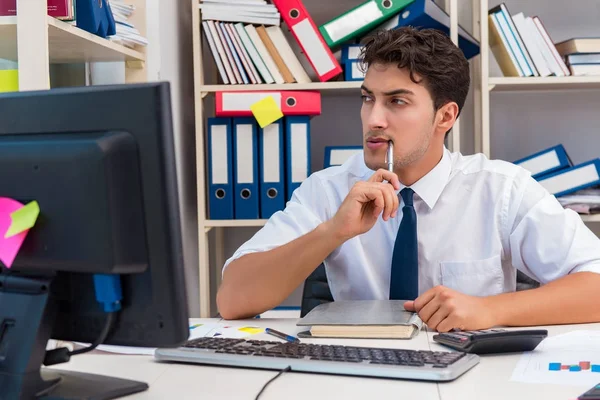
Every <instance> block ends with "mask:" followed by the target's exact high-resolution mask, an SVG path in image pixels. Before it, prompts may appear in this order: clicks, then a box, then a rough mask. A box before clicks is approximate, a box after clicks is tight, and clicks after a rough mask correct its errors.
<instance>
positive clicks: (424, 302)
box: [404, 286, 495, 332]
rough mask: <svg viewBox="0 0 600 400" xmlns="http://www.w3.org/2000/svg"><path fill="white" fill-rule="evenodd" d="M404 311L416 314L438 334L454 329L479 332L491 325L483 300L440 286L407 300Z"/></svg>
mask: <svg viewBox="0 0 600 400" xmlns="http://www.w3.org/2000/svg"><path fill="white" fill-rule="evenodd" d="M404 308H405V309H406V310H408V311H413V312H414V311H416V312H417V313H418V314H419V317H420V318H421V320H422V321H423V322H424V323H426V324H427V326H429V327H430V328H431V329H435V330H437V331H438V332H448V331H450V330H452V329H454V328H457V329H460V330H463V331H470V330H479V329H487V328H491V327H492V326H494V325H495V323H494V317H493V315H492V313H491V309H490V307H489V305H488V301H487V300H486V298H485V297H474V296H468V295H466V294H462V293H459V292H457V291H455V290H452V289H449V288H447V287H444V286H436V287H434V288H432V289H429V290H428V291H426V292H425V293H423V294H422V295H421V296H419V297H417V298H416V299H415V300H414V301H407V302H406V303H404Z"/></svg>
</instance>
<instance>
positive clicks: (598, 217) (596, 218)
mask: <svg viewBox="0 0 600 400" xmlns="http://www.w3.org/2000/svg"><path fill="white" fill-rule="evenodd" d="M581 219H582V220H583V222H600V214H591V215H585V214H584V215H581Z"/></svg>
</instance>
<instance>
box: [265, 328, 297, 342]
mask: <svg viewBox="0 0 600 400" xmlns="http://www.w3.org/2000/svg"><path fill="white" fill-rule="evenodd" d="M265 332H266V333H268V334H269V335H273V336H276V337H278V338H279V339H283V340H287V341H288V342H291V343H300V339H298V338H297V337H295V336H292V335H287V334H285V333H283V332H279V331H276V330H275V329H271V328H265Z"/></svg>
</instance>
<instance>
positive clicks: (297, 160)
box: [290, 124, 309, 183]
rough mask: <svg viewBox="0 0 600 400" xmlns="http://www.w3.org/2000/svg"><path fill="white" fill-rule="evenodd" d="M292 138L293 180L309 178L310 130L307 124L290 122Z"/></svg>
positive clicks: (294, 181)
mask: <svg viewBox="0 0 600 400" xmlns="http://www.w3.org/2000/svg"><path fill="white" fill-rule="evenodd" d="M290 129H291V132H290V138H291V139H292V146H291V147H292V149H293V151H292V182H293V183H298V182H303V181H304V180H305V179H306V178H308V169H309V165H307V162H308V131H307V126H306V124H290Z"/></svg>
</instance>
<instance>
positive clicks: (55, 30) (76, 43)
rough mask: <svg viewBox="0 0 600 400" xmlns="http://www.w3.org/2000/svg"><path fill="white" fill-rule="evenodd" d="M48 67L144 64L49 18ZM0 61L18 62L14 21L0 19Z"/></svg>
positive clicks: (126, 50)
mask: <svg viewBox="0 0 600 400" xmlns="http://www.w3.org/2000/svg"><path fill="white" fill-rule="evenodd" d="M48 47H49V57H50V63H53V64H60V63H81V62H93V61H144V60H145V56H144V54H143V53H141V52H139V51H136V50H133V49H130V48H129V47H125V46H122V45H120V44H118V43H114V42H111V41H110V40H108V39H104V38H101V37H100V36H97V35H93V34H91V33H89V32H86V31H84V30H83V29H80V28H77V27H76V26H74V25H71V24H68V23H66V22H63V21H60V20H58V19H56V18H53V17H50V16H49V17H48ZM0 58H4V59H7V60H12V61H17V60H18V57H17V17H16V16H10V17H0Z"/></svg>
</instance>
